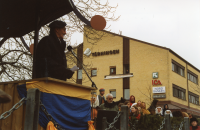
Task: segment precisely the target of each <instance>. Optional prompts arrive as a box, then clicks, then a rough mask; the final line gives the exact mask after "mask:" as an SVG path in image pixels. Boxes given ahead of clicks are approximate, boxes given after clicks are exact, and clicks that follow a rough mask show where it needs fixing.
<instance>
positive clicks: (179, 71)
mask: <svg viewBox="0 0 200 130" xmlns="http://www.w3.org/2000/svg"><path fill="white" fill-rule="evenodd" d="M172 71H174V72H176V73H177V74H179V75H181V76H183V77H184V76H185V73H184V71H185V67H184V66H182V65H181V64H179V63H177V62H176V61H174V60H172Z"/></svg>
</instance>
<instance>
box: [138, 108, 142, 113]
mask: <svg viewBox="0 0 200 130" xmlns="http://www.w3.org/2000/svg"><path fill="white" fill-rule="evenodd" d="M138 112H139V114H140V115H141V114H142V108H141V107H138Z"/></svg>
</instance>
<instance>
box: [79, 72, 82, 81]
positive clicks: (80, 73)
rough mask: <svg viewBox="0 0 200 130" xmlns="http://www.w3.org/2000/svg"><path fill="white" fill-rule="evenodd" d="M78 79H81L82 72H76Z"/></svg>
mask: <svg viewBox="0 0 200 130" xmlns="http://www.w3.org/2000/svg"><path fill="white" fill-rule="evenodd" d="M78 79H82V70H78Z"/></svg>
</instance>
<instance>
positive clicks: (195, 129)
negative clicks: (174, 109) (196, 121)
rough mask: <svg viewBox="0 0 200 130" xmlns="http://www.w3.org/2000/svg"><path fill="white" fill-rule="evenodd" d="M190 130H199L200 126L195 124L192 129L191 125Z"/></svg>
mask: <svg viewBox="0 0 200 130" xmlns="http://www.w3.org/2000/svg"><path fill="white" fill-rule="evenodd" d="M190 130H200V126H196V128H194V129H192V126H190Z"/></svg>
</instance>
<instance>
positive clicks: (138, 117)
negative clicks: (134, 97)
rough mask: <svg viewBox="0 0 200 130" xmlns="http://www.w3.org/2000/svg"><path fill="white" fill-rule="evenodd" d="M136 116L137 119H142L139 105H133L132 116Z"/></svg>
mask: <svg viewBox="0 0 200 130" xmlns="http://www.w3.org/2000/svg"><path fill="white" fill-rule="evenodd" d="M131 117H136V119H137V120H139V119H140V114H139V111H138V107H136V106H132V107H131V113H130V117H129V118H131Z"/></svg>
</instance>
